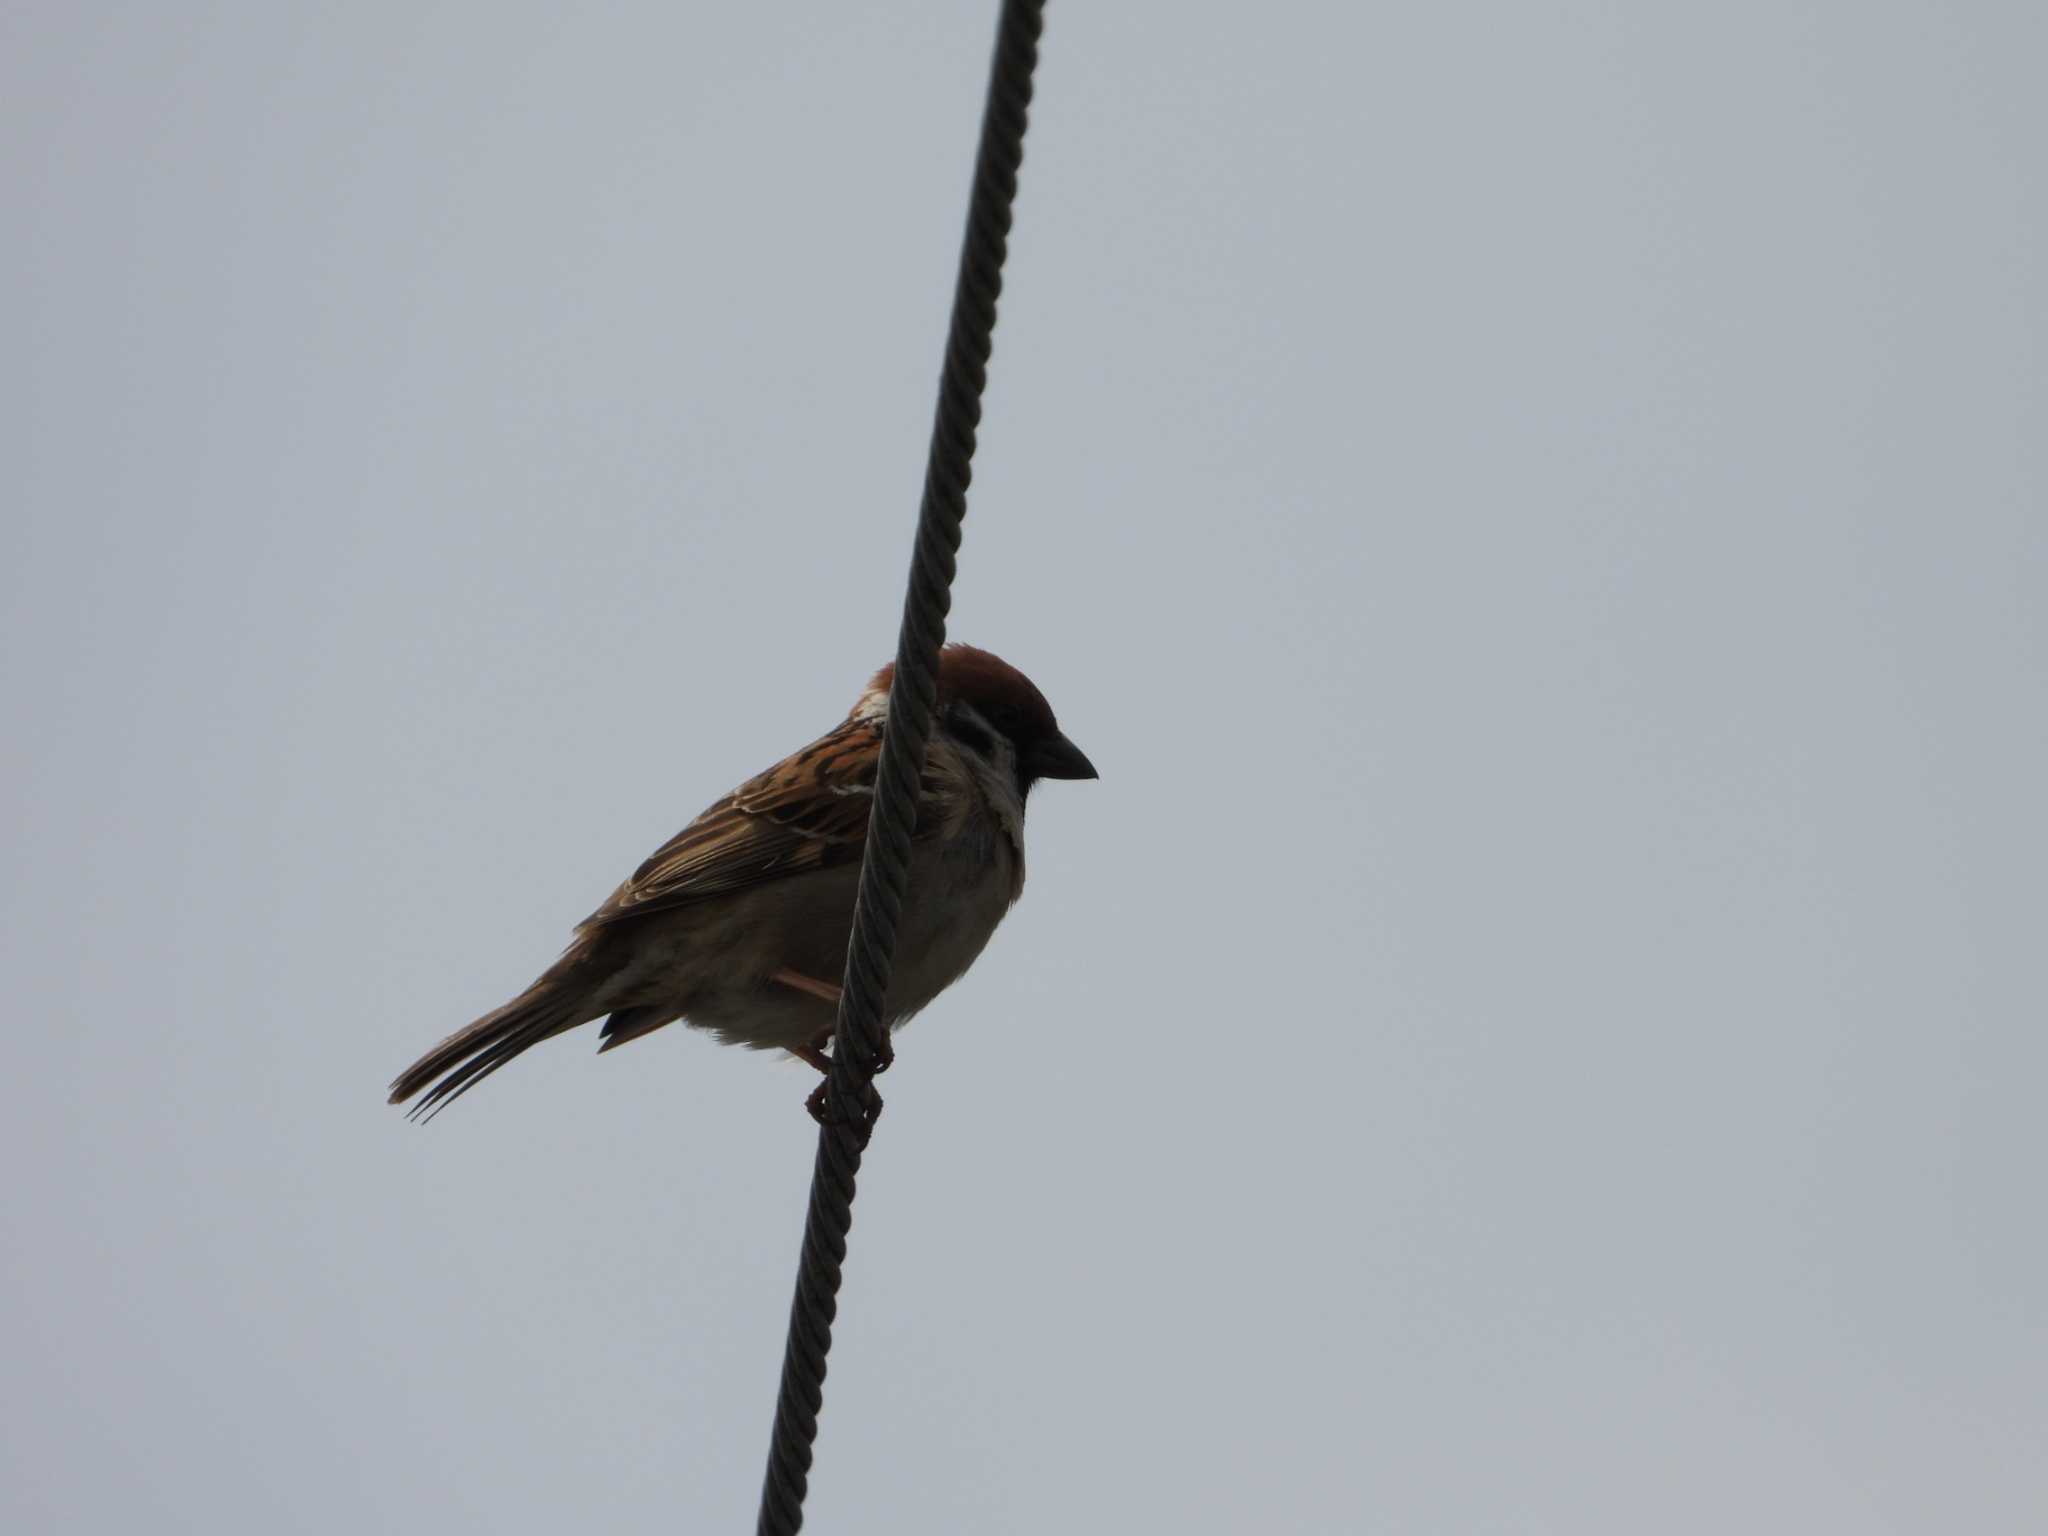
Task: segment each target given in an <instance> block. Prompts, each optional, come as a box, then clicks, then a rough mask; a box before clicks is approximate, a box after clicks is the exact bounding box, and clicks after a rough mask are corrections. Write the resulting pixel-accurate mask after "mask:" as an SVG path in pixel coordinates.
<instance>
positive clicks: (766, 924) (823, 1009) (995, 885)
mask: <svg viewBox="0 0 2048 1536" xmlns="http://www.w3.org/2000/svg"><path fill="white" fill-rule="evenodd" d="M990 841H992V842H993V844H994V847H993V848H991V847H990V846H989V843H986V842H985V843H981V844H980V845H979V846H975V845H974V844H972V843H971V842H970V840H969V839H967V838H962V839H958V840H955V841H954V842H952V843H928V844H921V845H919V847H918V848H917V849H916V851H915V852H914V853H913V855H912V857H911V871H910V893H909V898H908V900H907V902H906V904H905V907H904V913H903V917H902V920H901V921H900V922H899V924H898V925H897V944H896V956H895V964H894V967H893V974H892V977H891V983H890V987H889V1004H888V1011H889V1017H890V1023H891V1027H892V1028H893V1027H895V1026H897V1025H900V1024H901V1023H903V1022H904V1020H906V1019H908V1018H909V1017H910V1015H912V1014H914V1013H916V1012H917V1011H918V1010H919V1009H921V1008H923V1007H924V1006H925V1005H926V1004H927V1003H929V1002H930V1001H931V1000H932V999H933V998H934V997H936V996H938V995H939V993H941V992H943V991H944V990H945V989H946V988H947V987H948V986H950V985H951V984H952V983H953V982H954V981H957V980H958V979H959V978H960V976H961V974H962V973H963V972H965V971H966V969H967V968H968V967H969V966H970V965H972V964H973V963H974V961H975V959H976V958H977V957H978V956H979V955H980V954H981V952H982V950H983V949H984V948H986V947H987V945H988V941H989V938H990V936H991V935H992V934H993V933H994V932H995V930H996V925H997V924H998V923H1000V922H1001V921H1002V918H1003V914H1004V913H1005V912H1007V911H1008V910H1009V907H1010V903H1011V901H1012V900H1013V899H1014V892H1015V889H1016V883H1015V869H1016V857H1015V854H1014V853H1013V852H1012V850H1011V849H1010V846H1009V843H1008V840H1007V839H1006V838H1003V837H1000V836H998V837H995V838H993V839H991V840H990ZM858 884H859V870H858V867H857V866H855V865H843V866H841V867H839V868H837V869H832V870H825V871H820V872H818V873H816V874H810V875H799V876H795V877H793V878H791V879H789V880H787V881H781V882H778V883H777V885H776V886H773V887H766V888H763V889H761V890H758V891H754V892H749V893H748V894H747V895H746V896H745V897H743V898H741V899H740V900H739V901H737V902H735V903H733V904H732V905H731V906H730V907H728V908H726V909H725V910H723V911H722V912H720V913H719V915H718V916H717V917H716V918H715V919H713V920H711V921H710V922H707V923H705V924H704V925H703V926H702V927H701V928H699V929H698V931H697V932H695V933H692V934H691V935H690V942H689V944H688V948H689V949H690V950H692V951H694V952H696V954H698V955H702V956H706V957H707V958H708V957H709V955H711V954H716V956H717V959H716V960H715V961H713V962H712V963H711V964H708V965H704V966H702V967H699V966H696V965H692V966H689V967H688V969H689V970H691V971H694V972H696V973H697V974H696V975H695V976H693V977H690V978H687V980H686V978H684V977H683V976H680V975H678V976H676V977H675V978H674V980H673V982H667V983H666V984H658V985H657V990H660V991H663V992H666V993H668V994H669V995H671V996H677V995H678V994H679V993H683V992H687V993H688V994H690V996H689V1001H688V1003H687V1005H686V1008H685V1011H686V1013H687V1017H688V1019H689V1022H690V1023H691V1024H694V1025H696V1026H697V1027H699V1028H702V1029H709V1030H712V1031H714V1032H716V1033H717V1035H718V1036H719V1037H720V1038H721V1039H723V1040H727V1041H731V1042H736V1043H739V1044H744V1045H750V1046H754V1047H756V1048H759V1049H773V1048H777V1047H780V1048H782V1049H784V1050H787V1049H789V1048H791V1047H793V1046H800V1045H806V1044H808V1043H810V1042H811V1041H812V1040H815V1039H816V1038H817V1037H818V1036H819V1035H820V1034H822V1033H824V1032H826V1031H829V1030H830V1029H831V1027H832V1023H833V1018H834V1009H833V1007H832V1005H831V1004H829V1003H827V1002H825V1001H824V1000H823V999H820V998H817V997H814V996H811V995H810V994H808V993H805V992H802V991H799V990H797V989H795V988H792V987H790V986H787V985H786V984H783V983H780V982H776V981H773V980H771V979H770V978H771V977H772V976H773V974H774V973H775V972H776V971H779V970H787V971H794V972H796V973H797V974H798V975H800V976H804V977H808V978H810V979H812V980H814V981H821V982H828V983H830V984H832V985H833V986H837V985H838V984H839V982H840V981H841V979H842V977H843V975H844V972H845V970H846V947H847V940H848V937H849V934H850V932H851V929H852V917H853V902H854V894H855V891H856V889H857V887H858ZM707 973H709V974H707ZM650 979H651V978H650ZM690 982H695V983H696V984H695V985H690V984H689V983H690ZM678 1000H679V1001H680V997H679V998H678Z"/></svg>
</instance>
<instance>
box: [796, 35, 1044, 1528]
mask: <svg viewBox="0 0 2048 1536" xmlns="http://www.w3.org/2000/svg"><path fill="white" fill-rule="evenodd" d="M1044 11H1045V3H1044V0H1004V4H1003V9H1002V17H1001V20H1000V21H999V23H998V25H997V31H996V47H995V59H994V62H993V64H992V65H991V66H990V70H989V88H988V105H987V107H986V108H985V109H984V111H983V114H982V120H981V146H980V149H979V151H978V152H977V154H976V157H975V167H974V191H973V195H972V197H971V198H970V200H969V202H968V205H967V233H966V238H965V240H964V241H963V243H962V246H961V250H960V275H959V279H958V282H957V284H956V285H955V287H954V290H953V317H952V323H951V325H950V327H949V328H948V331H947V336H946V360H945V366H944V369H943V371H942V373H941V375H940V380H939V401H938V410H937V413H936V416H935V418H934V420H933V422H932V444H931V456H930V458H929V459H928V460H927V461H926V468H925V480H924V500H923V502H922V504H921V505H920V507H919V509H918V517H917V545H916V550H915V552H914V554H913V556H912V559H911V564H910V585H909V590H908V592H907V593H906V594H905V596H904V600H903V627H902V630H901V632H900V633H899V634H898V636H897V640H896V676H895V680H894V681H893V682H892V683H891V685H890V688H889V714H888V718H887V722H886V725H885V728H884V731H883V738H882V761H881V767H880V770H879V772H878V773H877V775H876V781H875V803H874V810H873V812H872V813H871V814H870V816H869V819H868V841H867V851H866V854H865V856H864V857H863V858H862V861H861V870H860V897H859V901H858V903H857V904H856V906H855V907H854V913H853V937H852V941H851V942H850V943H849V945H848V946H847V954H846V977H845V983H844V991H843V992H842V995H841V997H840V1002H839V1020H838V1024H837V1026H836V1027H835V1030H834V1033H833V1046H832V1071H831V1075H830V1076H829V1077H828V1079H827V1080H826V1089H825V1110H824V1114H823V1116H822V1120H823V1123H822V1124H821V1125H820V1127H819V1130H818V1156H817V1162H816V1164H815V1165H814V1167H813V1169H812V1173H811V1201H810V1209H809V1211H808V1213H807V1215H806V1216H805V1219H804V1240H803V1252H802V1256H801V1259H800V1260H799V1263H798V1268H797V1280H796V1298H795V1300H794V1301H793V1302H792V1303H791V1306H790V1313H789V1340H788V1343H787V1344H786V1345H785V1346H784V1350H783V1359H782V1387H781V1391H780V1393H779V1394H778V1395H777V1398H776V1403H775V1431H774V1437H773V1439H772V1440H771V1442H770V1444H769V1448H768V1475H767V1478H766V1480H765V1481H764V1483H763V1484H762V1488H761V1517H760V1521H759V1524H758V1526H757V1527H756V1529H757V1530H758V1531H759V1533H760V1536H794V1533H795V1532H796V1531H797V1530H799V1529H800V1528H801V1527H802V1525H803V1522H804V1508H803V1506H804V1494H805V1492H806V1490H807V1488H808V1487H809V1480H810V1470H811V1444H812V1442H813V1441H815V1440H816V1439H817V1436H818V1412H819V1410H820V1409H821V1408H822V1407H823V1406H824V1401H825V1390H824V1389H825V1355H826V1353H827V1351H829V1350H830V1349H831V1347H832V1320H833V1317H834V1315H835V1314H836V1313H837V1311H838V1306H839V1303H838V1296H839V1275H840V1266H841V1265H842V1264H843V1263H844V1262H845V1260H846V1234H847V1232H848V1231H849V1230H850V1229H851V1228H852V1226H853V1196H854V1180H855V1178H856V1176H857V1175H858V1174H859V1172H860V1160H861V1154H862V1153H863V1152H864V1151H865V1150H866V1148H867V1144H868V1138H869V1136H871V1135H872V1134H873V1133H874V1126H875V1119H876V1117H877V1116H878V1115H879V1114H880V1113H881V1109H882V1101H881V1097H880V1096H879V1095H878V1094H877V1093H876V1092H875V1088H874V1075H875V1071H876V1069H877V1067H878V1066H879V1065H880V1064H882V1063H883V1061H884V1059H885V1055H886V1052H887V1049H888V1039H887V1031H886V1029H885V1027H884V1023H883V1019H884V1008H885V1004H886V1000H887V997H888V993H889V974H890V968H891V965H892V963H893V961H894V958H895V951H896V925H897V921H898V919H899V918H900V917H901V916H902V912H903V897H904V889H905V887H906V885H907V884H908V883H909V877H910V839H911V834H912V833H913V832H914V831H915V830H916V827H917V783H918V777H919V775H920V773H921V772H922V771H923V768H924V754H925V747H926V745H927V744H928V743H929V741H930V740H931V727H932V707H933V702H934V699H935V696H936V694H937V688H938V663H939V647H940V645H941V644H943V643H944V641H945V638H946V613H947V610H948V609H949V608H951V606H952V586H953V569H954V556H955V554H956V553H957V552H958V550H959V548H960V523H961V519H962V518H964V517H965V516H966V514H967V486H968V482H969V480H970V479H971V478H972V464H973V459H974V436H975V429H976V427H977V426H978V425H979V423H980V421H981V394H982V389H983V387H984V386H985V385H986V383H987V381H988V360H989V354H990V351H991V348H992V341H991V338H992V336H993V334H994V331H995V324H996V297H997V295H998V294H1000V293H1001V292H1002V286H1003V257H1004V255H1005V254H1006V253H1007V251H1008V248H1009V235H1010V206H1011V204H1012V203H1014V202H1015V201H1016V197H1017V167H1018V166H1019V164H1021V163H1022V161H1023V158H1024V128H1025V115H1026V110H1027V108H1028V107H1029V106H1030V103H1031V72H1032V69H1033V68H1034V67H1035V66H1036V64H1037V63H1038V34H1039V30H1040V28H1041V26H1042V25H1043V16H1044Z"/></svg>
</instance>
